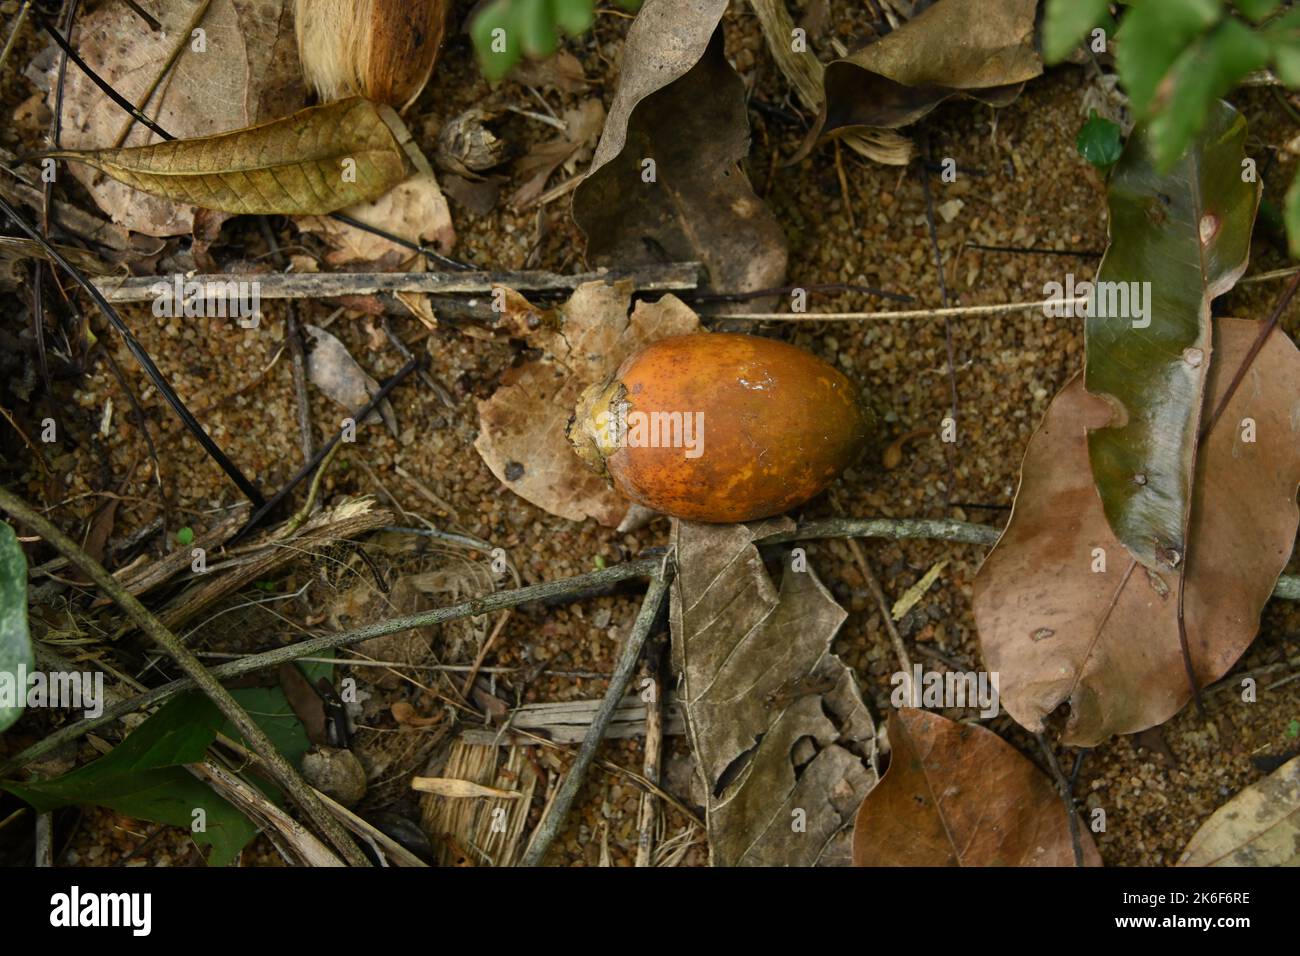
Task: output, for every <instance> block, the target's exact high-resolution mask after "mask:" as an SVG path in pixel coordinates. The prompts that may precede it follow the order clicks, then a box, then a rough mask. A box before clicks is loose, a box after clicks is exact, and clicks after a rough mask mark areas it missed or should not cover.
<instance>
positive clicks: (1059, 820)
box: [853, 707, 1101, 866]
mask: <svg viewBox="0 0 1300 956" xmlns="http://www.w3.org/2000/svg"><path fill="white" fill-rule="evenodd" d="M889 745H890V758H889V769H888V770H886V771H885V775H884V776H883V777H882V778H881V780H880V783H879V784H877V785H876V787H875V789H874V790H872V791H871V793H869V794H867V798H866V799H865V800H863V801H862V806H861V807H860V808H859V810H858V815H857V819H856V821H855V822H854V826H853V862H854V863H855V864H856V865H858V866H1074V865H1075V853H1074V838H1073V837H1072V836H1071V834H1070V820H1069V815H1068V814H1067V813H1066V811H1065V805H1064V804H1063V803H1062V802H1061V797H1060V794H1059V793H1058V792H1057V790H1056V788H1055V787H1054V786H1053V785H1052V782H1051V781H1050V780H1049V779H1048V778H1047V777H1046V776H1045V775H1044V774H1043V773H1042V771H1040V770H1039V769H1038V768H1037V767H1035V766H1034V765H1033V764H1032V763H1030V762H1029V761H1028V760H1026V759H1025V758H1024V757H1023V756H1021V755H1020V753H1019V752H1017V751H1016V749H1015V748H1014V747H1012V746H1011V745H1010V744H1008V743H1006V742H1005V741H1004V740H1002V738H1001V737H999V736H998V735H997V734H995V733H993V732H992V731H991V730H985V729H984V728H983V727H980V726H978V725H976V724H959V723H957V722H955V721H952V720H948V719H947V718H946V717H940V716H939V715H938V714H932V713H929V712H928V711H924V710H916V709H914V708H911V707H903V708H900V709H899V710H898V712H897V713H895V714H891V715H890V718H889ZM1078 829H1079V833H1078V841H1079V849H1080V850H1081V852H1082V857H1083V863H1084V865H1085V866H1100V865H1101V856H1100V855H1099V854H1098V853H1097V848H1096V846H1094V845H1093V842H1092V837H1091V836H1090V835H1089V833H1088V831H1087V828H1086V827H1083V826H1082V825H1080V826H1079V828H1078Z"/></svg>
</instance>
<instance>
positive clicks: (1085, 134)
mask: <svg viewBox="0 0 1300 956" xmlns="http://www.w3.org/2000/svg"><path fill="white" fill-rule="evenodd" d="M1074 145H1075V147H1076V148H1077V149H1078V150H1079V155H1080V156H1082V157H1083V158H1084V159H1086V160H1087V161H1088V162H1090V163H1092V165H1094V166H1096V167H1098V168H1099V169H1105V168H1106V167H1107V166H1113V165H1114V164H1115V163H1116V161H1118V160H1119V157H1120V153H1122V152H1123V151H1124V143H1123V141H1122V135H1121V131H1120V128H1119V124H1118V123H1112V122H1111V121H1110V120H1108V119H1106V118H1105V117H1103V116H1098V115H1097V111H1096V110H1092V111H1091V113H1090V114H1089V116H1088V121H1087V122H1086V123H1084V124H1083V126H1081V127H1079V135H1078V137H1077V138H1076V139H1075V141H1074Z"/></svg>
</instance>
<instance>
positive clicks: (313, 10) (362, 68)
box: [294, 0, 449, 111]
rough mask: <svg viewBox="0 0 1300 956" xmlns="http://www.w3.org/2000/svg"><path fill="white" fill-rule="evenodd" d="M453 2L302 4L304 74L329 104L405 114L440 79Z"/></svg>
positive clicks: (298, 17) (297, 22)
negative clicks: (371, 103)
mask: <svg viewBox="0 0 1300 956" xmlns="http://www.w3.org/2000/svg"><path fill="white" fill-rule="evenodd" d="M448 8H449V3H448V0H297V2H296V3H295V4H294V27H295V29H296V31H297V34H298V59H299V60H300V61H301V63H302V70H303V75H304V76H305V77H306V79H307V82H308V83H309V84H310V85H311V86H312V87H313V88H314V89H315V90H316V92H317V94H318V95H319V96H320V98H321V102H323V103H327V102H329V101H330V100H337V99H342V98H343V97H345V96H364V97H366V98H367V99H371V100H378V101H380V102H383V103H388V104H389V105H390V106H394V107H396V108H397V109H398V110H403V111H404V110H405V109H406V108H407V107H408V106H410V105H411V104H412V103H414V102H415V100H416V97H418V96H419V95H420V91H421V90H423V89H424V86H425V84H426V83H428V82H429V77H430V75H431V74H432V73H433V66H434V63H435V62H437V59H438V48H439V47H440V46H441V45H442V39H443V35H444V33H445V31H446V26H447V11H448Z"/></svg>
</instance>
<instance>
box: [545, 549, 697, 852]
mask: <svg viewBox="0 0 1300 956" xmlns="http://www.w3.org/2000/svg"><path fill="white" fill-rule="evenodd" d="M671 580H672V567H671V565H669V564H668V562H667V561H666V560H665V561H664V562H663V564H662V565H661V566H660V568H659V570H658V571H657V572H656V573H655V574H653V575H652V576H651V578H650V587H649V589H648V590H647V591H646V596H645V600H644V601H643V602H641V610H640V611H639V612H638V613H637V616H636V622H635V623H634V624H633V625H632V633H631V634H629V635H628V636H627V640H626V641H624V642H623V650H622V653H621V654H620V655H619V659H618V663H617V664H616V665H615V667H614V675H613V676H612V677H611V678H610V679H609V687H608V689H607V690H606V691H605V697H604V699H603V700H602V701H601V702H600V710H598V711H597V712H596V716H595V717H594V718H592V721H591V726H590V727H588V728H587V736H586V737H585V738H584V739H583V741H582V746H581V747H579V748H578V753H577V756H575V757H574V758H573V763H572V764H570V765H569V772H568V773H566V774H565V775H564V781H563V782H562V783H561V784H560V789H559V791H558V792H557V793H556V794H555V797H554V798H553V799H552V800H551V805H550V807H549V808H548V810H547V812H546V814H545V815H544V816H543V817H542V820H541V822H540V823H539V824H538V825H537V829H536V830H534V831H533V836H532V839H531V840H529V842H528V848H527V849H526V850H524V855H523V858H522V859H521V860H520V866H540V865H541V864H542V861H543V860H545V859H546V851H547V850H549V849H550V848H551V844H552V843H553V842H554V841H555V838H556V837H557V836H559V833H560V831H561V830H562V829H563V828H564V824H565V821H566V820H567V819H568V816H569V810H570V808H572V806H573V801H574V798H576V797H577V795H578V790H579V789H580V788H581V787H582V782H583V780H585V779H586V776H587V769H588V768H589V767H590V766H591V762H592V760H593V759H595V756H596V748H598V747H599V746H600V742H601V740H602V739H604V736H605V731H606V729H608V727H609V722H610V720H611V719H612V718H613V716H614V711H615V710H617V709H618V705H619V704H620V703H622V701H623V696H624V695H625V694H626V693H627V688H628V685H629V684H631V683H632V674H633V673H634V672H635V671H636V662H637V660H638V659H639V658H640V657H641V649H642V648H643V647H644V646H645V642H646V638H647V637H649V636H650V628H651V627H653V626H654V623H655V619H656V618H657V617H658V616H659V608H660V607H661V606H662V605H663V602H664V598H665V597H666V596H667V594H668V585H669V582H670V581H671Z"/></svg>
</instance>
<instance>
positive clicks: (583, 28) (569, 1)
mask: <svg viewBox="0 0 1300 956" xmlns="http://www.w3.org/2000/svg"><path fill="white" fill-rule="evenodd" d="M554 3H555V22H556V23H558V24H559V25H560V28H561V29H563V30H564V32H565V33H568V34H569V35H570V36H577V35H578V34H580V33H586V32H587V31H588V30H589V29H591V22H592V21H593V20H594V19H596V14H595V11H594V10H593V9H592V0H554Z"/></svg>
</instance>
